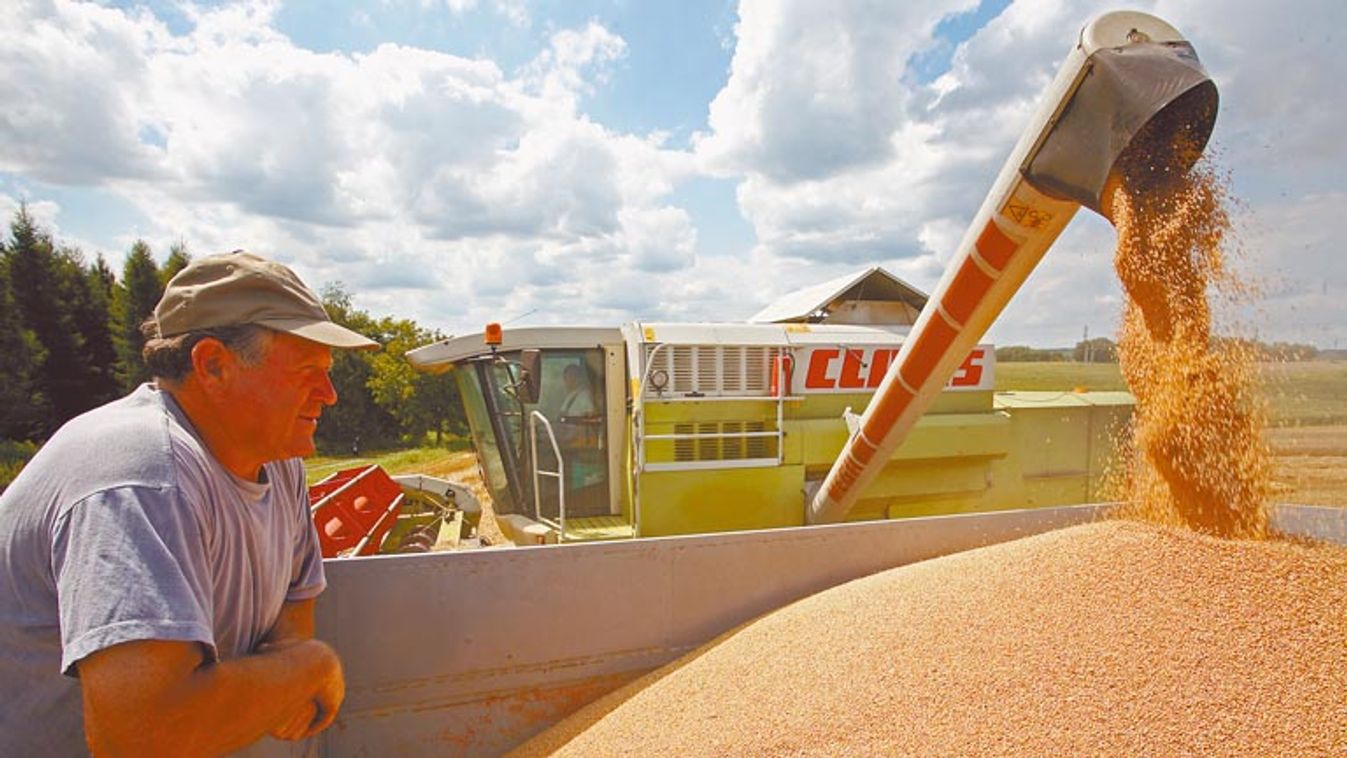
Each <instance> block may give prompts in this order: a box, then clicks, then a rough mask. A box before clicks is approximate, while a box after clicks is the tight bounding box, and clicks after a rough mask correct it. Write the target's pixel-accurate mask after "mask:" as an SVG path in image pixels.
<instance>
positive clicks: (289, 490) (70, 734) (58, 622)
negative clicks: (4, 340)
mask: <svg viewBox="0 0 1347 758" xmlns="http://www.w3.org/2000/svg"><path fill="white" fill-rule="evenodd" d="M264 471H265V477H264V478H265V480H266V481H265V482H264V483H258V482H249V481H245V480H243V479H241V478H239V477H237V476H235V475H233V474H232V473H230V472H229V471H227V470H226V469H225V468H224V467H223V466H221V465H220V464H219V462H217V461H216V460H215V458H214V457H213V456H211V455H210V453H209V451H208V450H207V449H206V446H205V444H204V443H203V442H202V441H201V440H200V439H199V438H198V437H197V435H196V433H195V431H194V430H193V429H192V426H191V423H190V421H188V419H187V417H186V415H185V414H183V412H182V410H181V409H180V408H179V407H178V406H177V404H176V403H175V402H174V401H173V398H172V397H171V396H170V395H169V394H167V393H165V392H161V391H159V390H157V389H155V388H154V387H153V386H152V385H148V384H147V385H143V386H141V387H140V388H139V389H137V390H136V391H135V392H133V393H132V394H130V395H128V396H127V397H125V398H122V399H121V400H118V401H116V402H113V403H109V404H108V405H105V406H103V407H101V408H97V409H95V410H93V411H90V412H88V413H86V414H84V415H82V416H80V417H78V418H75V419H72V420H71V421H70V422H69V423H67V424H66V425H65V426H63V427H62V428H61V429H60V430H59V431H58V432H57V433H56V434H55V435H54V436H53V437H52V438H51V440H49V441H48V442H47V444H46V445H44V446H43V447H42V449H41V450H40V451H39V452H38V454H37V455H36V456H34V458H33V459H32V460H31V461H30V462H29V463H28V465H27V466H26V467H25V468H24V469H23V471H22V472H21V473H20V474H19V476H18V478H17V479H15V480H14V482H13V484H11V485H10V487H9V488H8V489H7V490H6V491H5V492H4V494H3V495H0V755H5V756H8V755H15V756H18V755H80V754H84V753H86V752H87V748H86V747H85V741H84V726H83V713H82V703H81V695H80V691H79V682H78V680H77V679H75V678H74V676H73V675H74V674H75V673H76V671H75V668H74V666H75V664H76V663H78V662H79V661H80V660H81V659H83V658H85V657H86V656H88V655H90V654H92V653H95V652H97V651H99V650H102V649H104V648H107V647H109V646H112V645H116V644H118V643H122V642H129V641H132V640H146V639H155V640H182V641H188V642H198V643H200V644H201V645H202V648H203V650H204V651H205V653H206V655H207V657H208V659H212V660H215V659H221V658H231V657H235V656H239V655H244V654H247V653H249V652H251V651H253V650H254V649H255V648H256V646H257V644H258V643H259V642H260V641H261V640H262V639H263V638H264V637H265V636H266V634H267V632H268V631H269V630H270V629H271V627H272V625H273V624H274V623H275V621H276V618H277V615H278V614H279V613H280V610H281V606H282V604H283V603H284V602H286V601H288V600H306V599H309V598H312V597H315V596H317V595H318V593H320V592H322V590H323V587H324V585H325V581H324V578H323V563H322V556H321V554H320V553H319V549H318V536H317V534H316V533H315V531H314V527H313V522H312V520H311V519H310V517H309V508H308V497H307V487H306V485H305V482H304V469H303V464H302V463H301V462H300V461H299V460H298V459H291V460H286V461H277V462H273V463H269V464H267V465H266V467H265V469H264Z"/></svg>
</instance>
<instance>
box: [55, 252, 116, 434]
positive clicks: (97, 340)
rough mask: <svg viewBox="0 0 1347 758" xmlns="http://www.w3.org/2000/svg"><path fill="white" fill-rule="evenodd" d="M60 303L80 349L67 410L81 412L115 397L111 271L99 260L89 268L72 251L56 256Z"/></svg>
mask: <svg viewBox="0 0 1347 758" xmlns="http://www.w3.org/2000/svg"><path fill="white" fill-rule="evenodd" d="M56 257H57V264H58V267H59V271H60V272H61V292H62V299H63V300H64V302H65V303H66V306H67V307H68V308H69V309H70V313H71V317H72V319H73V322H74V325H75V330H76V332H78V333H79V336H80V341H81V343H82V349H83V361H82V371H81V372H80V379H81V380H82V381H81V385H82V386H81V387H80V389H79V392H78V395H77V397H76V398H75V399H72V403H71V408H72V409H73V410H76V411H77V412H81V413H82V412H83V411H86V410H89V409H90V408H96V407H98V406H100V405H102V404H103V403H106V402H108V401H109V400H112V399H114V398H116V397H117V395H118V394H120V393H119V389H120V388H119V385H118V382H117V375H116V363H117V352H116V348H115V347H114V345H113V338H112V303H111V291H112V270H111V269H109V268H108V266H107V262H106V261H104V260H103V259H102V258H101V257H100V258H99V259H98V261H97V262H96V263H95V264H94V265H92V266H86V265H85V264H84V256H83V254H81V253H80V251H79V250H78V249H76V248H62V249H61V250H60V251H59V252H58V253H57V256H56Z"/></svg>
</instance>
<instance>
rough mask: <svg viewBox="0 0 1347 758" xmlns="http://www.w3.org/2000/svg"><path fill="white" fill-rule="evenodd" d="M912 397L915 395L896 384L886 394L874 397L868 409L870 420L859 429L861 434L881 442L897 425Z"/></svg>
mask: <svg viewBox="0 0 1347 758" xmlns="http://www.w3.org/2000/svg"><path fill="white" fill-rule="evenodd" d="M914 397H916V395H913V394H912V393H911V392H908V391H907V388H906V387H903V386H902V385H900V384H897V383H895V384H894V385H893V386H892V387H890V388H889V392H888V394H885V395H882V396H880V395H876V396H875V398H874V404H873V405H872V406H871V407H870V408H869V409H868V410H869V411H870V418H869V419H868V420H866V422H865V426H864V427H862V428H861V434H864V435H865V437H866V439H873V440H880V441H883V439H884V435H886V434H888V431H889V430H890V429H892V428H893V425H894V424H896V423H898V417H899V416H901V415H902V414H903V411H905V410H907V406H908V405H910V404H911V403H912V398H914Z"/></svg>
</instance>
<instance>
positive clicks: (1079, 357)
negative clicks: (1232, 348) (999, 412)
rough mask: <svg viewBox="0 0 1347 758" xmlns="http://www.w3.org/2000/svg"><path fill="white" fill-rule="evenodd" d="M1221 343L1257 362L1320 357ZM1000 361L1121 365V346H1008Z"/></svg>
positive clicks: (1291, 349)
mask: <svg viewBox="0 0 1347 758" xmlns="http://www.w3.org/2000/svg"><path fill="white" fill-rule="evenodd" d="M1216 339H1217V341H1218V342H1226V343H1230V344H1235V345H1238V346H1239V348H1240V349H1242V350H1244V351H1246V354H1248V355H1251V356H1253V358H1254V360H1258V361H1269V362H1273V361H1275V362H1295V361H1312V360H1314V359H1316V358H1318V357H1319V349H1318V348H1316V347H1315V346H1314V345H1306V344H1303V343H1299V342H1261V341H1259V340H1250V339H1240V338H1229V337H1218V338H1216ZM996 360H998V361H1001V362H1003V363H1057V362H1066V361H1074V362H1076V363H1117V362H1118V344H1117V343H1116V342H1114V341H1113V340H1111V339H1109V338H1108V337H1095V338H1094V339H1090V340H1082V341H1080V342H1077V343H1076V346H1075V347H1074V348H1036V347H1029V346H1027V345H1007V346H1005V347H998V348H996Z"/></svg>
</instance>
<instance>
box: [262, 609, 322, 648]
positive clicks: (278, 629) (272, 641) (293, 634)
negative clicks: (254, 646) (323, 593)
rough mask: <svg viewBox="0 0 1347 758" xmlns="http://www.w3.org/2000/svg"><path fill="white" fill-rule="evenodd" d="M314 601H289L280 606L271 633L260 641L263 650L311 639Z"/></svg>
mask: <svg viewBox="0 0 1347 758" xmlns="http://www.w3.org/2000/svg"><path fill="white" fill-rule="evenodd" d="M314 602H315V600H314V599H313V598H310V599H308V600H290V601H287V602H286V603H285V605H282V606H281V613H280V615H279V616H277V617H276V623H275V624H272V625H271V631H269V632H267V636H266V637H265V638H264V639H263V640H262V645H261V647H262V648H263V649H266V648H270V647H273V646H277V645H284V644H287V643H290V642H301V641H303V640H311V639H313V630H314V623H313V606H314Z"/></svg>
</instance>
